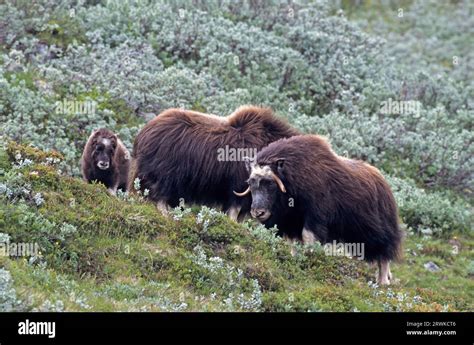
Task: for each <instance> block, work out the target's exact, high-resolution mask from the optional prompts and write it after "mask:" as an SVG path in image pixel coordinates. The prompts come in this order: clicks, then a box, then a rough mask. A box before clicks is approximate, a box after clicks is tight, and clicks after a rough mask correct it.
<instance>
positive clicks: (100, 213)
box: [0, 143, 474, 311]
mask: <svg viewBox="0 0 474 345" xmlns="http://www.w3.org/2000/svg"><path fill="white" fill-rule="evenodd" d="M61 159H62V157H61V156H60V155H59V154H57V153H51V154H46V153H44V152H42V151H40V150H37V149H34V148H32V147H28V146H26V147H25V146H20V145H17V144H15V143H10V145H9V146H8V149H7V150H6V151H1V167H2V170H1V172H2V173H1V175H0V215H1V217H0V219H1V220H0V222H1V223H0V225H1V227H2V232H3V234H1V235H2V236H5V235H7V236H8V237H9V239H10V241H11V242H15V243H20V242H36V243H38V244H39V245H40V248H41V251H42V252H41V254H39V255H38V256H35V257H32V258H30V259H23V258H20V259H16V258H12V257H2V256H0V265H1V267H2V268H1V269H0V278H1V279H0V308H1V310H3V311H5V310H7V311H8V310H41V311H63V310H67V311H86V310H94V311H119V310H121V311H124V310H127V311H132V310H134V311H145V310H146V311H148V310H149V311H454V310H472V308H473V304H472V302H473V297H474V296H473V292H474V284H473V281H472V277H473V273H474V272H473V267H472V264H471V266H470V264H469V262H470V261H469V260H470V259H472V256H470V255H471V253H472V249H473V245H474V240H473V238H472V236H467V235H466V234H461V233H459V234H452V235H451V236H450V237H449V238H437V239H434V238H432V237H428V236H425V237H421V236H419V235H414V234H410V235H409V236H408V238H407V239H406V243H405V250H404V255H405V258H404V260H403V262H401V263H400V264H398V265H394V267H393V273H394V275H395V277H396V278H398V279H399V281H398V282H397V283H395V284H394V285H392V286H391V287H389V288H380V287H378V286H377V285H376V284H375V283H374V282H373V281H374V276H375V267H373V266H372V267H371V266H369V265H368V264H366V263H364V262H361V261H358V260H355V259H348V258H345V257H333V256H328V255H325V253H324V251H323V249H322V247H321V246H320V245H314V246H306V247H303V246H296V253H295V255H292V254H291V247H290V245H289V244H288V243H287V242H285V241H283V240H282V239H281V238H279V237H276V236H275V235H274V233H273V232H272V231H269V230H267V229H264V228H263V227H261V226H259V225H257V224H255V223H253V222H250V221H249V222H245V223H243V224H237V223H235V222H233V221H231V220H230V219H229V218H228V217H227V216H225V215H224V214H221V213H219V212H217V211H215V210H212V209H209V208H206V207H202V208H196V209H184V210H175V211H173V213H172V215H171V216H170V217H163V216H162V215H160V214H159V213H158V212H156V210H155V207H154V205H153V204H150V203H148V202H146V201H143V198H142V197H141V196H140V195H135V196H133V197H132V196H129V195H122V196H121V197H118V198H116V197H112V196H110V195H109V194H108V193H107V192H106V190H105V187H103V186H101V185H89V184H85V183H84V182H83V181H81V180H80V179H78V178H73V177H70V176H67V175H64V174H63V173H61V172H60V171H58V169H57V166H56V164H57V163H59V160H61ZM54 162H56V163H54ZM7 186H8V187H7ZM402 210H403V209H402ZM453 243H454V244H457V245H458V246H459V251H458V253H457V254H456V253H454V252H453ZM427 262H433V263H435V264H436V265H438V266H439V268H440V270H439V271H438V272H429V271H427V270H426V269H425V268H424V264H426V263H427ZM471 262H472V261H471Z"/></svg>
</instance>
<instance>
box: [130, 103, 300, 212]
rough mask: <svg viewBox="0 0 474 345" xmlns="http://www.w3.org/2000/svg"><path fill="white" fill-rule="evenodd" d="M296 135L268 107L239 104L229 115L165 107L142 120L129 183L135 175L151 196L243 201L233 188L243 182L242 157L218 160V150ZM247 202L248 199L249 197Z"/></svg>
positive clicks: (224, 202) (225, 203)
mask: <svg viewBox="0 0 474 345" xmlns="http://www.w3.org/2000/svg"><path fill="white" fill-rule="evenodd" d="M295 134H298V132H297V131H296V130H294V129H293V128H291V127H290V126H289V125H288V124H287V123H285V122H284V121H282V120H280V119H278V118H277V117H275V116H274V115H273V114H272V112H271V110H269V109H265V108H259V107H252V106H248V107H241V108H239V109H238V110H236V111H235V112H234V113H233V114H231V115H229V116H228V117H218V116H215V115H207V114H202V113H198V112H194V111H187V110H180V109H169V110H166V111H164V112H163V113H161V114H160V115H158V116H156V117H155V118H154V119H153V120H151V121H150V122H149V123H148V124H146V125H145V126H144V127H143V129H142V130H141V131H140V133H139V134H138V136H137V137H136V139H135V143H134V148H133V154H132V156H133V168H132V170H133V171H132V173H131V178H130V182H131V183H133V180H134V179H135V178H137V177H138V178H139V179H140V181H141V183H140V187H141V189H142V190H144V189H148V190H149V198H150V199H151V200H153V201H165V202H167V203H168V204H169V205H171V206H177V205H178V204H179V203H180V202H181V201H184V202H186V203H202V204H209V205H214V204H217V205H223V206H224V208H227V207H229V206H230V205H231V204H232V203H239V204H242V203H244V202H245V200H238V199H237V198H235V196H234V194H233V192H232V191H233V190H234V189H235V190H239V189H240V188H242V187H243V186H245V180H246V179H247V178H248V176H247V175H248V173H247V171H246V168H245V164H244V162H243V161H242V160H241V159H240V158H242V157H236V158H237V159H235V160H233V159H224V160H223V159H221V157H220V156H219V153H220V152H222V150H230V151H232V150H234V152H235V151H237V150H238V149H249V150H250V151H247V152H256V151H257V150H260V149H261V148H263V147H265V146H266V145H267V144H269V143H270V142H272V141H275V140H278V139H280V138H285V137H290V136H292V135H295ZM247 202H248V200H247Z"/></svg>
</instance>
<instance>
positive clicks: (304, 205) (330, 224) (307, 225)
mask: <svg viewBox="0 0 474 345" xmlns="http://www.w3.org/2000/svg"><path fill="white" fill-rule="evenodd" d="M248 168H249V170H250V177H249V179H248V188H247V189H246V190H245V191H244V192H242V193H236V194H238V195H241V196H244V195H247V194H251V196H252V205H251V215H252V217H254V218H256V219H258V220H259V221H260V222H261V223H263V224H265V226H267V227H272V226H274V225H277V227H278V231H279V234H280V235H283V236H287V237H289V238H293V239H299V240H302V241H303V242H305V243H311V242H313V241H315V240H318V241H320V242H321V243H330V242H333V243H335V242H340V243H346V244H348V243H354V244H363V246H362V248H364V251H365V253H364V258H365V259H366V260H367V261H369V262H371V261H377V262H378V266H379V275H378V280H379V283H380V284H389V283H390V280H391V273H390V266H389V262H390V260H393V259H397V258H399V255H400V252H401V242H402V237H403V236H402V232H401V230H400V228H399V224H398V214H397V205H396V203H395V200H394V197H393V195H392V192H391V190H390V187H389V185H388V184H387V182H386V181H385V179H384V178H383V176H382V175H381V173H380V172H379V171H378V170H377V169H376V168H374V167H373V166H370V165H369V164H366V163H364V162H362V161H357V160H352V159H346V158H343V157H339V156H338V155H336V154H335V153H334V152H333V151H332V149H331V147H330V145H329V143H328V142H327V141H326V140H325V139H324V138H322V137H320V136H317V135H299V136H294V137H292V138H289V139H282V140H279V141H277V142H274V143H272V144H270V145H268V146H267V147H266V148H264V149H262V150H261V151H260V152H259V153H258V155H257V159H256V161H253V162H250V164H248Z"/></svg>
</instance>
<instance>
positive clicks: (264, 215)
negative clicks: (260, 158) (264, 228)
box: [235, 160, 286, 223]
mask: <svg viewBox="0 0 474 345" xmlns="http://www.w3.org/2000/svg"><path fill="white" fill-rule="evenodd" d="M276 167H277V170H278V171H281V170H282V167H283V160H278V161H277V162H276ZM249 172H250V177H249V179H248V180H247V182H248V184H249V187H248V188H247V190H246V191H244V192H243V193H235V194H236V195H238V196H245V195H247V194H249V193H251V194H252V206H251V210H250V214H251V215H252V217H254V218H256V219H258V220H259V221H260V222H262V223H263V222H265V221H267V220H268V219H269V218H270V217H271V216H272V213H273V212H274V210H275V207H274V206H275V205H276V204H277V200H279V199H280V198H281V196H282V193H286V189H285V186H284V185H283V182H282V181H281V179H280V178H279V177H278V175H277V174H276V173H275V172H274V171H273V170H272V169H271V167H270V166H269V165H263V166H260V165H257V164H255V163H250V168H249Z"/></svg>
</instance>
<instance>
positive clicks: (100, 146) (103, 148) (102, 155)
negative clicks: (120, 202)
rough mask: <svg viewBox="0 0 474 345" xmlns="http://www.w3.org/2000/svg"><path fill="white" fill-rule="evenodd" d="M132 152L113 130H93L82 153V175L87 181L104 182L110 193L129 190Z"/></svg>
mask: <svg viewBox="0 0 474 345" xmlns="http://www.w3.org/2000/svg"><path fill="white" fill-rule="evenodd" d="M129 167H130V153H129V152H128V150H127V149H126V148H125V146H124V144H123V143H122V141H121V140H120V139H119V138H118V137H117V135H115V134H114V133H113V132H112V131H110V130H108V129H105V128H101V129H98V130H96V131H94V132H92V134H91V136H90V137H89V139H88V140H87V143H86V146H85V147H84V151H83V153H82V158H81V170H82V177H83V178H84V180H86V181H87V182H92V181H97V182H101V183H103V184H104V185H105V186H106V187H107V189H108V191H109V193H111V194H113V195H114V194H115V193H116V192H117V189H122V190H123V191H126V190H127V185H128V183H127V181H128V172H129Z"/></svg>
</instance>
